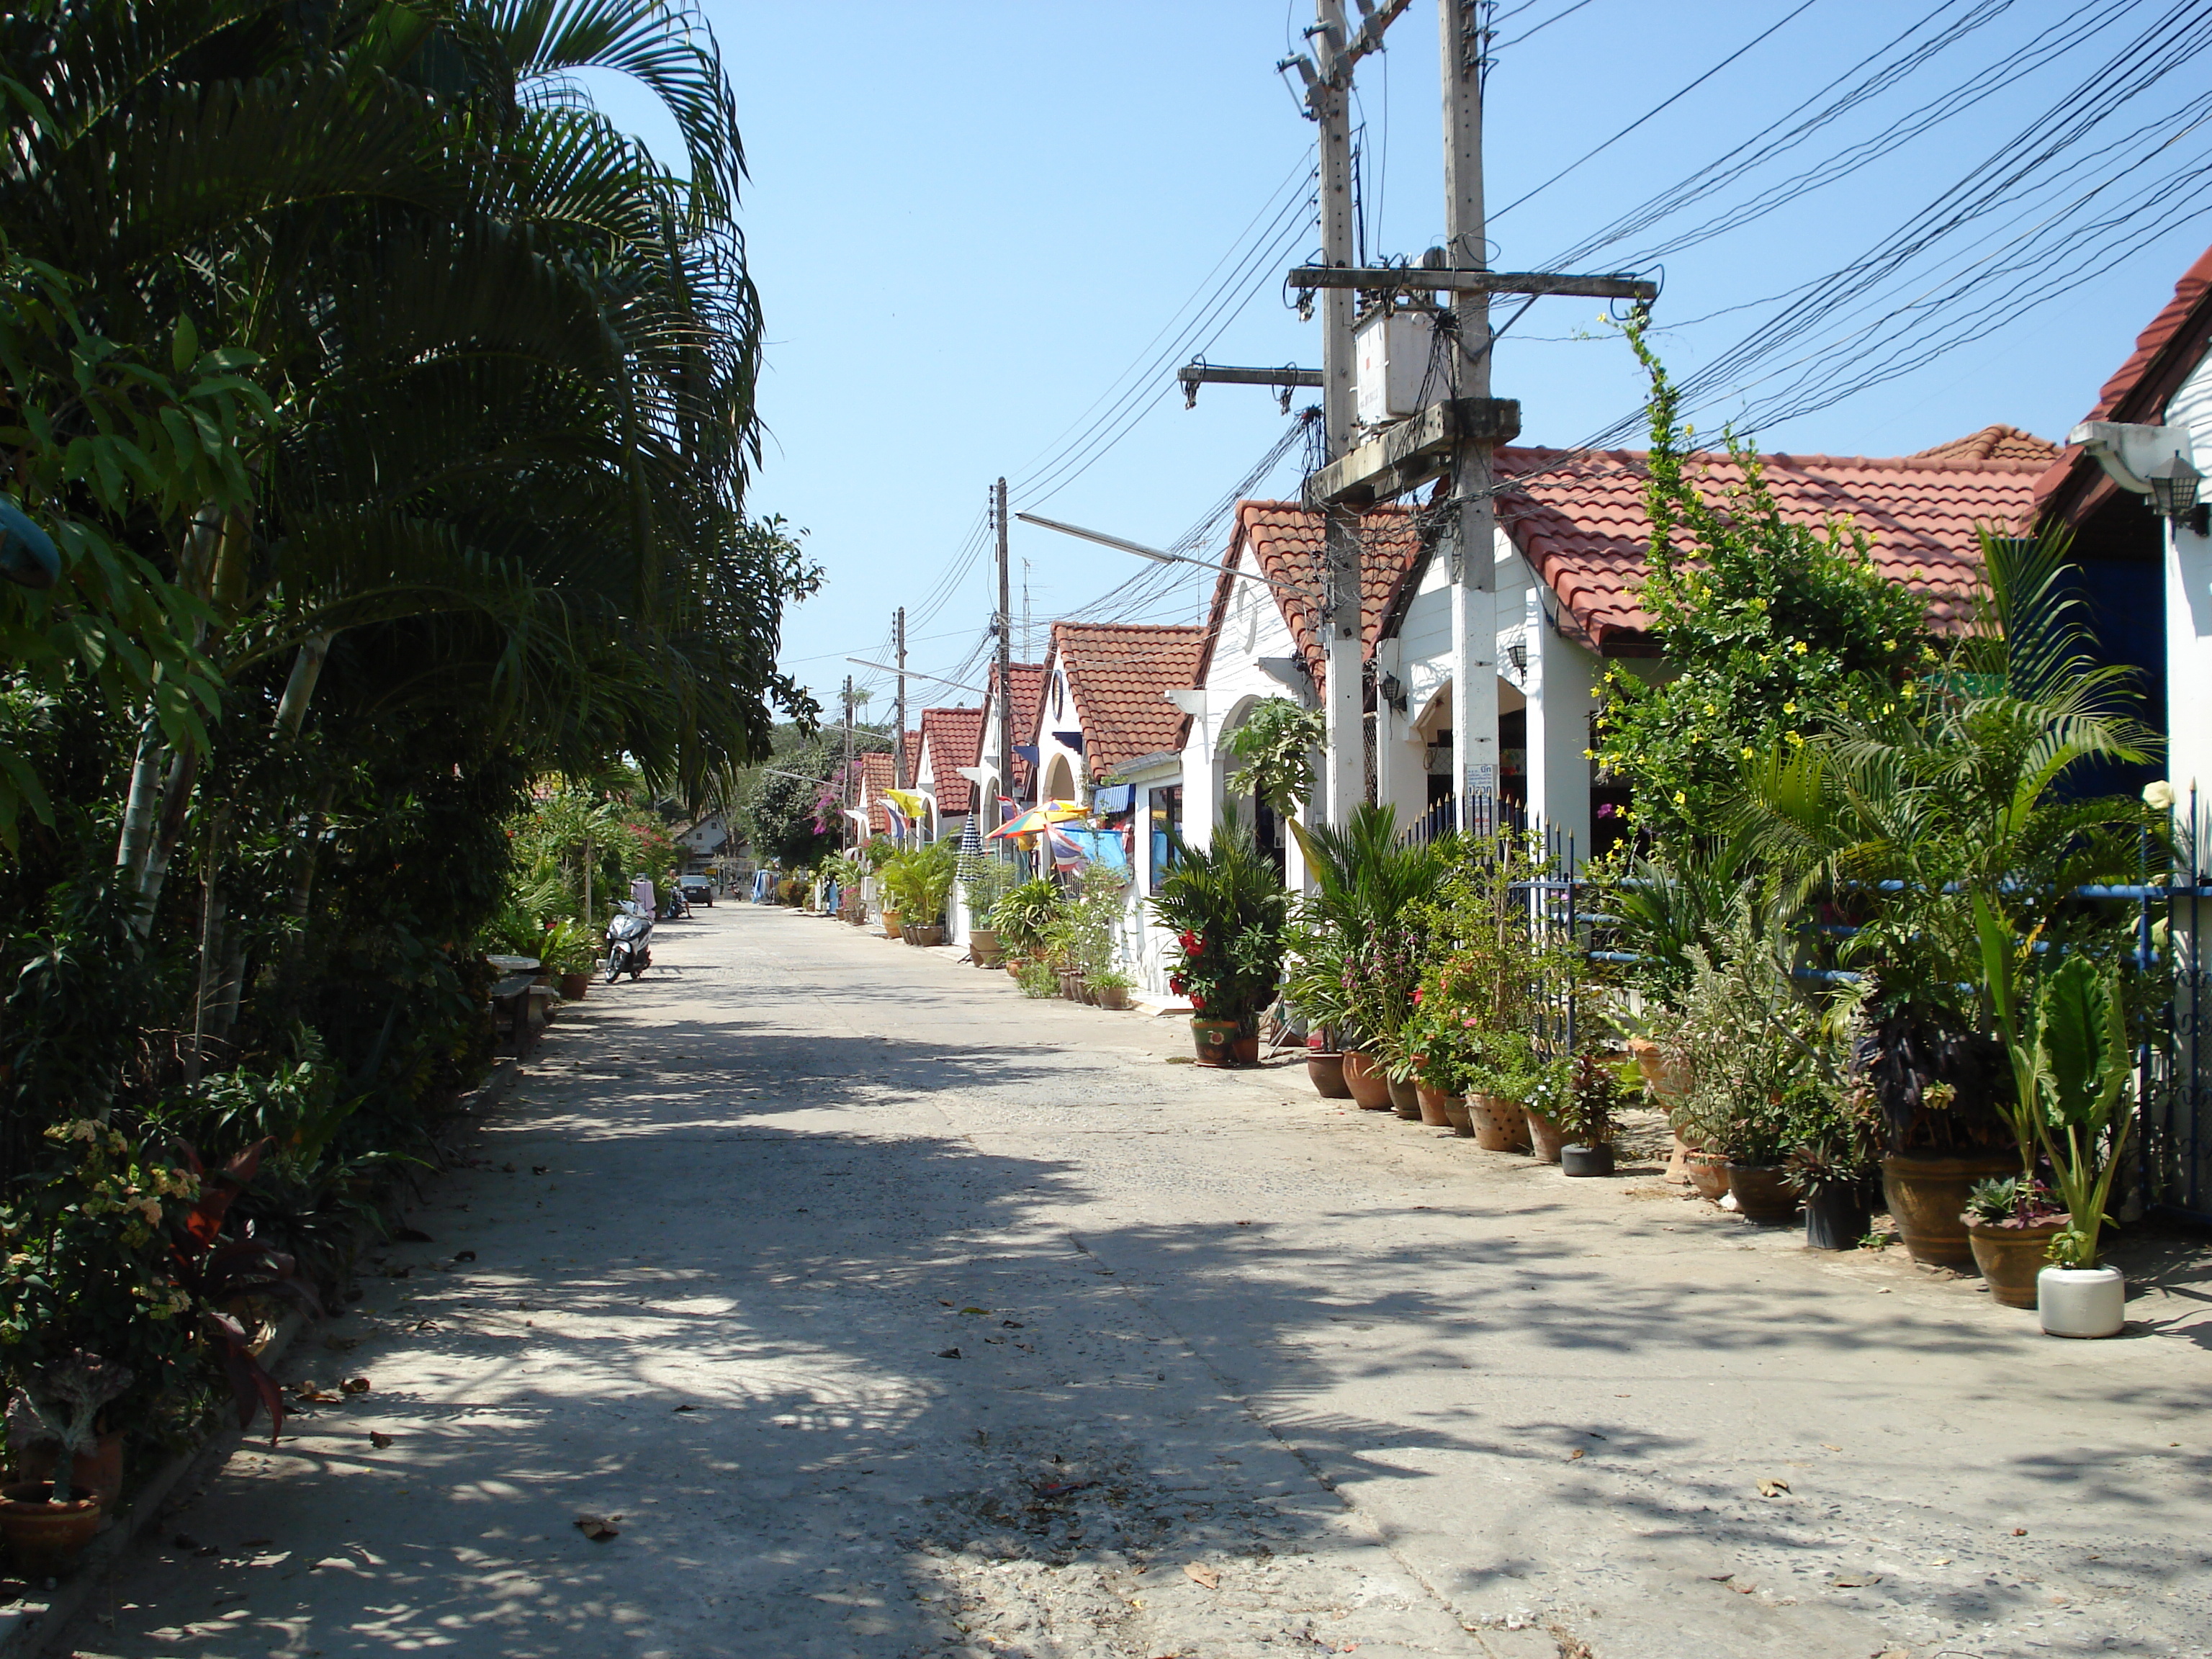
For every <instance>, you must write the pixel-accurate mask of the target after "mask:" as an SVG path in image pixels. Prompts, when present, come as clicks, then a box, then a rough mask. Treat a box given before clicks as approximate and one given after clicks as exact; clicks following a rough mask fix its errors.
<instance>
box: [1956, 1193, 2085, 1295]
mask: <svg viewBox="0 0 2212 1659" xmlns="http://www.w3.org/2000/svg"><path fill="white" fill-rule="evenodd" d="M1960 1220H1961V1221H1962V1222H1964V1223H1965V1225H1966V1238H1967V1242H1968V1243H1970V1244H1971V1245H1972V1247H1973V1251H1974V1266H1975V1267H1978V1268H1979V1269H1981V1274H1982V1278H1983V1280H1984V1282H1985V1283H1986V1284H1987V1285H1989V1287H1990V1297H1992V1298H1993V1299H1995V1300H1996V1301H1998V1302H2001V1303H2002V1304H2004V1305H2005V1306H2006V1307H2008V1308H2033V1306H2035V1304H2036V1289H2037V1285H2036V1281H2037V1279H2038V1277H2039V1274H2040V1273H2042V1271H2043V1268H2044V1265H2045V1262H2046V1261H2049V1259H2050V1255H2051V1241H2052V1240H2054V1239H2055V1238H2057V1237H2058V1235H2059V1234H2060V1233H2062V1232H2063V1231H2066V1226H2067V1216H2066V1211H2065V1209H2064V1207H2063V1206H2062V1205H2060V1204H2059V1202H2058V1200H2057V1198H2056V1196H2055V1195H2053V1194H2052V1193H2051V1189H2050V1188H2048V1187H2045V1185H2044V1184H2043V1183H2042V1182H2039V1181H2036V1180H2033V1179H2031V1178H2029V1177H2027V1176H1992V1177H1991V1178H1990V1179H1989V1180H1987V1181H1978V1182H1975V1183H1974V1185H1973V1188H1972V1190H1971V1191H1970V1192H1968V1193H1967V1194H1966V1213H1965V1214H1964V1215H1962V1216H1961V1217H1960Z"/></svg>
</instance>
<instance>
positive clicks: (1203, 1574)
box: [1183, 1565, 1221, 1589]
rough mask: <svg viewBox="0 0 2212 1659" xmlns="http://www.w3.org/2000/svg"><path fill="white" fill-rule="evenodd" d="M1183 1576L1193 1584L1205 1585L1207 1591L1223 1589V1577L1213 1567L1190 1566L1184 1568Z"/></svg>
mask: <svg viewBox="0 0 2212 1659" xmlns="http://www.w3.org/2000/svg"><path fill="white" fill-rule="evenodd" d="M1183 1574H1184V1576H1185V1577H1188V1579H1189V1580H1190V1582H1191V1583H1194V1584H1200V1585H1203V1586H1204V1587H1205V1588H1206V1589H1220V1588H1221V1575H1220V1574H1219V1573H1218V1572H1216V1571H1214V1570H1213V1569H1212V1567H1201V1566H1198V1565H1186V1566H1185V1567H1184V1568H1183Z"/></svg>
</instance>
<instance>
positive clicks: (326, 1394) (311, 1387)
mask: <svg viewBox="0 0 2212 1659" xmlns="http://www.w3.org/2000/svg"><path fill="white" fill-rule="evenodd" d="M292 1397H293V1398H294V1399H295V1400H299V1401H305V1402H306V1403H307V1404H308V1405H310V1406H331V1405H335V1404H337V1401H339V1400H340V1399H341V1398H342V1397H343V1396H341V1395H335V1394H332V1393H331V1391H330V1390H329V1389H325V1388H319V1387H318V1386H317V1385H316V1384H314V1383H301V1384H300V1385H299V1387H297V1388H295V1389H293V1390H292Z"/></svg>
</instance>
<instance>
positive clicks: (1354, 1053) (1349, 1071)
mask: <svg viewBox="0 0 2212 1659" xmlns="http://www.w3.org/2000/svg"><path fill="white" fill-rule="evenodd" d="M1344 1086H1345V1087H1346V1088H1347V1089H1349V1090H1351V1091H1352V1098H1353V1099H1354V1100H1356V1101H1358V1103H1359V1109H1360V1110H1361V1111H1363V1112H1387V1111H1388V1110H1389V1109H1390V1080H1389V1079H1388V1078H1386V1077H1384V1076H1383V1069H1382V1067H1380V1066H1377V1065H1376V1063H1375V1057H1374V1056H1373V1055H1372V1054H1361V1053H1360V1052H1359V1051H1358V1049H1357V1048H1349V1049H1346V1051H1345V1055H1344Z"/></svg>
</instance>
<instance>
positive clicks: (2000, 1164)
mask: <svg viewBox="0 0 2212 1659" xmlns="http://www.w3.org/2000/svg"><path fill="white" fill-rule="evenodd" d="M2019 1173H2020V1155H2019V1154H2018V1153H2017V1152H1967V1153H1964V1154H1961V1155H1959V1156H1956V1157H1954V1156H1949V1155H1946V1154H1935V1155H1931V1156H1924V1157H1923V1156H1922V1155H1920V1154H1918V1153H1913V1152H1892V1153H1891V1154H1890V1155H1889V1156H1888V1157H1887V1158H1884V1159H1882V1161H1881V1191H1882V1196H1883V1198H1884V1199H1885V1200H1887V1202H1888V1204H1889V1213H1890V1214H1891V1216H1892V1217H1893V1218H1895V1220H1896V1222H1897V1231H1898V1232H1899V1234H1900V1235H1901V1236H1902V1237H1904V1239H1905V1249H1906V1251H1907V1252H1908V1253H1910V1255H1911V1257H1912V1259H1913V1260H1914V1261H1925V1262H1927V1263H1929V1265H1930V1266H1931V1267H1972V1266H1973V1265H1974V1249H1973V1246H1972V1244H1971V1243H1969V1242H1968V1241H1967V1238H1966V1222H1965V1221H1963V1220H1962V1219H1960V1217H1961V1216H1962V1215H1963V1214H1964V1213H1965V1212H1966V1194H1967V1193H1968V1192H1969V1191H1971V1190H1972V1187H1973V1185H1974V1183H1975V1182H1978V1181H1990V1180H1994V1179H1996V1177H1997V1176H2008V1175H2018V1174H2019Z"/></svg>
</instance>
